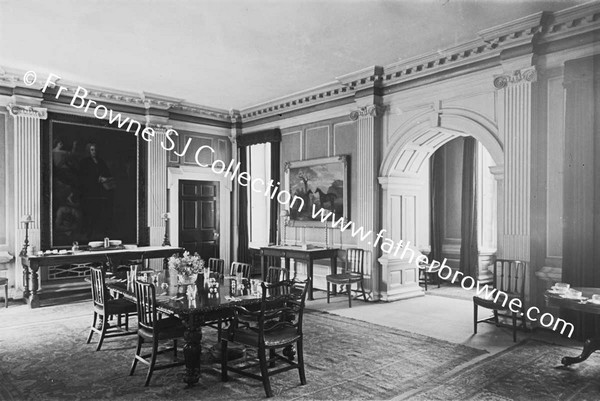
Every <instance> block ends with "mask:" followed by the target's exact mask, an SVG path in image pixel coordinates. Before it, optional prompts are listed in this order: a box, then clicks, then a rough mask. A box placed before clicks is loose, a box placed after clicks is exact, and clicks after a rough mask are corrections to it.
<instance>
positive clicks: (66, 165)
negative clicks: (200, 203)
mask: <svg viewBox="0 0 600 401" xmlns="http://www.w3.org/2000/svg"><path fill="white" fill-rule="evenodd" d="M49 128H50V129H49V136H48V138H49V142H50V143H49V144H47V147H46V148H47V149H49V155H48V156H49V162H48V166H49V174H48V175H47V177H48V178H47V179H48V181H49V187H48V188H49V192H50V199H49V202H47V203H49V209H50V210H48V212H47V216H48V218H49V220H50V232H49V234H50V238H49V240H50V246H51V247H53V248H54V247H61V246H71V245H72V244H73V242H75V241H77V242H78V243H80V244H87V243H88V242H89V241H100V240H102V239H103V238H105V237H109V238H111V239H120V240H122V241H123V243H137V241H138V227H137V216H138V193H139V192H138V184H139V183H138V181H139V179H138V163H139V148H138V147H139V143H138V138H137V137H136V136H135V135H132V134H130V133H127V132H125V131H123V130H119V129H114V128H111V127H102V126H96V125H87V124H82V123H72V122H62V121H50V123H49Z"/></svg>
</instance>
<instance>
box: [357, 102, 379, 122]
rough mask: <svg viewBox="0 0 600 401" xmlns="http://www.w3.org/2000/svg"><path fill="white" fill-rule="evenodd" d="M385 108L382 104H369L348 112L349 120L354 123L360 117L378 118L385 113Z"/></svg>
mask: <svg viewBox="0 0 600 401" xmlns="http://www.w3.org/2000/svg"><path fill="white" fill-rule="evenodd" d="M385 110H386V107H385V106H384V105H382V104H370V105H367V106H362V107H359V108H358V109H356V110H352V111H351V112H350V116H349V117H350V119H351V120H352V121H356V120H358V119H359V118H361V117H363V118H364V117H380V116H382V115H383V113H384V112H385Z"/></svg>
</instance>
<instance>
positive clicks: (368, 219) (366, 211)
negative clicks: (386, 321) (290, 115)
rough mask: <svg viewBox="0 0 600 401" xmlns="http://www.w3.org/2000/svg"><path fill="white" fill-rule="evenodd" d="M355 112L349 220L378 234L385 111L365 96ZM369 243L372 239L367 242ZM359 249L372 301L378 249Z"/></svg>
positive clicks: (377, 275) (365, 246) (376, 282)
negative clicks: (366, 254)
mask: <svg viewBox="0 0 600 401" xmlns="http://www.w3.org/2000/svg"><path fill="white" fill-rule="evenodd" d="M356 104H357V105H358V108H357V109H356V110H353V111H352V112H351V113H350V119H352V120H355V121H357V135H358V138H357V160H353V161H351V166H352V167H351V168H355V169H356V172H357V182H356V188H355V189H353V191H354V190H355V191H357V205H356V211H357V215H356V216H355V217H354V218H352V220H353V221H354V222H355V223H356V224H357V226H358V227H363V228H364V232H368V231H371V232H373V233H374V234H375V233H377V232H378V231H379V226H380V224H379V221H380V216H379V211H380V208H379V186H378V184H377V177H378V174H377V173H378V167H379V166H378V164H379V160H380V145H381V138H382V136H383V134H382V116H383V112H384V110H385V108H384V107H383V105H382V100H381V97H380V96H368V97H365V98H360V99H356ZM371 240H372V238H371ZM359 246H360V247H361V248H363V249H366V250H371V251H372V252H371V253H370V254H371V260H370V263H371V266H372V270H371V271H372V272H373V277H372V283H373V287H374V288H372V291H373V296H374V299H378V296H379V282H380V279H381V275H380V269H379V266H378V263H377V258H378V255H379V250H378V249H373V247H372V246H371V242H366V243H360V244H359Z"/></svg>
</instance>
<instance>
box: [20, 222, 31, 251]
mask: <svg viewBox="0 0 600 401" xmlns="http://www.w3.org/2000/svg"><path fill="white" fill-rule="evenodd" d="M21 223H24V224H25V242H23V249H21V253H20V254H19V255H20V256H27V247H28V246H29V224H30V223H33V219H32V218H31V215H30V214H26V215H24V216H23V217H22V218H21Z"/></svg>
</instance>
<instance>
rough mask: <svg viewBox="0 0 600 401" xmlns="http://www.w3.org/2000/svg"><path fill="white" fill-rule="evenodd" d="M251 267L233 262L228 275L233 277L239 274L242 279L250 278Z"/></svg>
mask: <svg viewBox="0 0 600 401" xmlns="http://www.w3.org/2000/svg"><path fill="white" fill-rule="evenodd" d="M251 267H252V266H250V265H249V264H248V263H241V262H233V263H231V270H230V272H229V274H231V275H232V276H235V275H237V274H238V273H241V274H242V277H243V278H250V268H251Z"/></svg>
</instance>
